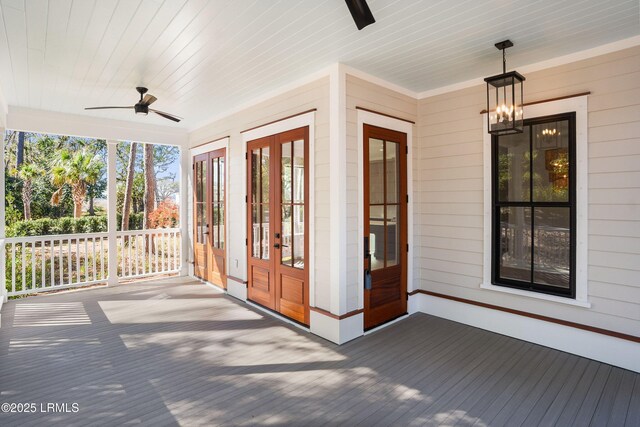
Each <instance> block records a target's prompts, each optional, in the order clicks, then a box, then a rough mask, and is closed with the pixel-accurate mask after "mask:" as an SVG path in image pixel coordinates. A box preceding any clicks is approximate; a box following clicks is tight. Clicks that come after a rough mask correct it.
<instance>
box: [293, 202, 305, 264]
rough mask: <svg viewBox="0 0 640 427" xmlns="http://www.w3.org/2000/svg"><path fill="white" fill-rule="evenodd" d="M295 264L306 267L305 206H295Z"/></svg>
mask: <svg viewBox="0 0 640 427" xmlns="http://www.w3.org/2000/svg"><path fill="white" fill-rule="evenodd" d="M293 266H294V267H295V268H304V206H302V205H296V206H294V207H293Z"/></svg>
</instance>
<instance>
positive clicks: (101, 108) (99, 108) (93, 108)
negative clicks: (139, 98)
mask: <svg viewBox="0 0 640 427" xmlns="http://www.w3.org/2000/svg"><path fill="white" fill-rule="evenodd" d="M110 108H126V109H132V108H133V107H85V110H108V109H110Z"/></svg>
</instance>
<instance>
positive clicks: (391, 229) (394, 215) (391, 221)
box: [385, 206, 400, 267]
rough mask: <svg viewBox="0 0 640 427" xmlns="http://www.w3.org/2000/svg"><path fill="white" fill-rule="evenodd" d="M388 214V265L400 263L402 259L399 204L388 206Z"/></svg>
mask: <svg viewBox="0 0 640 427" xmlns="http://www.w3.org/2000/svg"><path fill="white" fill-rule="evenodd" d="M386 210H387V214H386V219H387V223H386V226H385V227H386V233H385V235H386V245H387V254H386V259H387V267H390V266H392V265H396V264H398V262H399V261H400V260H399V258H398V255H399V246H400V239H399V235H400V229H399V228H398V227H399V225H400V224H399V223H398V206H387V209H386Z"/></svg>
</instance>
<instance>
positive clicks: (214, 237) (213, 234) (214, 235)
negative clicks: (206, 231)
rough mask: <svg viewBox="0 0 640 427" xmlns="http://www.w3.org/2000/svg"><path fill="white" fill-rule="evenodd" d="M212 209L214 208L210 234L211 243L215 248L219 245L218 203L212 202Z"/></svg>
mask: <svg viewBox="0 0 640 427" xmlns="http://www.w3.org/2000/svg"><path fill="white" fill-rule="evenodd" d="M211 210H212V215H211V217H212V219H213V221H212V223H211V227H209V228H210V230H211V231H210V236H211V242H212V243H211V244H212V245H213V247H214V248H217V247H218V217H219V211H218V204H217V203H212V204H211Z"/></svg>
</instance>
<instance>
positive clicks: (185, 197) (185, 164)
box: [180, 146, 192, 276]
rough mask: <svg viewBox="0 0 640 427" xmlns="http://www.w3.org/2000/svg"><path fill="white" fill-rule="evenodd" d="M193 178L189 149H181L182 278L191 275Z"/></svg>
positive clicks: (183, 147) (182, 147)
mask: <svg viewBox="0 0 640 427" xmlns="http://www.w3.org/2000/svg"><path fill="white" fill-rule="evenodd" d="M190 177H191V158H190V156H189V148H188V147H186V146H181V147H180V237H181V239H180V240H181V242H180V276H187V275H188V274H189V262H190V260H191V253H192V252H191V248H190V246H189V240H190V239H189V218H188V216H189V191H188V189H189V178H190Z"/></svg>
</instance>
